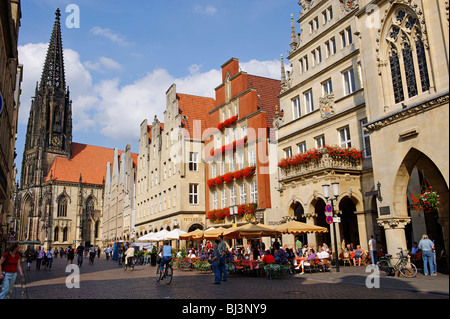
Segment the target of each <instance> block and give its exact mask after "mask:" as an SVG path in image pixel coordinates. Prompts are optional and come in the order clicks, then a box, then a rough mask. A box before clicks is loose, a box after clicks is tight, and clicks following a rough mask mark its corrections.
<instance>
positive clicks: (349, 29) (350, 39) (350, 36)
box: [345, 27, 353, 44]
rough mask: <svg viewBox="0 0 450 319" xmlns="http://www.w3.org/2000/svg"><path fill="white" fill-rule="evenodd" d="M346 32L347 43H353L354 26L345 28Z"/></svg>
mask: <svg viewBox="0 0 450 319" xmlns="http://www.w3.org/2000/svg"><path fill="white" fill-rule="evenodd" d="M345 33H346V34H347V43H348V44H352V43H353V37H352V28H350V27H349V28H347V29H345Z"/></svg>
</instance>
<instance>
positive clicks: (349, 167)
mask: <svg viewBox="0 0 450 319" xmlns="http://www.w3.org/2000/svg"><path fill="white" fill-rule="evenodd" d="M280 163H281V162H280ZM362 169H363V165H362V161H361V160H353V159H348V158H341V157H333V156H331V155H329V154H323V155H322V156H321V157H320V158H319V159H317V160H312V161H308V162H304V163H301V164H289V165H279V172H280V173H279V181H280V182H283V181H287V180H290V179H295V178H299V177H304V176H306V175H310V174H313V173H318V172H320V171H327V170H339V171H346V172H358V171H361V170H362Z"/></svg>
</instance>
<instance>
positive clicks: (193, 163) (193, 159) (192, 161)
mask: <svg viewBox="0 0 450 319" xmlns="http://www.w3.org/2000/svg"><path fill="white" fill-rule="evenodd" d="M197 161H198V153H196V152H190V153H189V170H190V171H191V172H196V171H197V170H198V162H197Z"/></svg>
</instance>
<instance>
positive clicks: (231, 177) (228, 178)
mask: <svg viewBox="0 0 450 319" xmlns="http://www.w3.org/2000/svg"><path fill="white" fill-rule="evenodd" d="M223 180H224V182H225V183H227V184H230V183H232V182H233V180H234V173H232V172H229V173H226V174H225V175H223Z"/></svg>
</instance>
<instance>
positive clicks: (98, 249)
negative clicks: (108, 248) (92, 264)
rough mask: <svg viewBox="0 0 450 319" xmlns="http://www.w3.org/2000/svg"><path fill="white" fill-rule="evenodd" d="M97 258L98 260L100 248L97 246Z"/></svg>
mask: <svg viewBox="0 0 450 319" xmlns="http://www.w3.org/2000/svg"><path fill="white" fill-rule="evenodd" d="M97 257H98V258H100V246H97Z"/></svg>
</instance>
